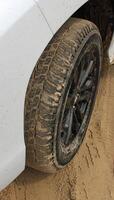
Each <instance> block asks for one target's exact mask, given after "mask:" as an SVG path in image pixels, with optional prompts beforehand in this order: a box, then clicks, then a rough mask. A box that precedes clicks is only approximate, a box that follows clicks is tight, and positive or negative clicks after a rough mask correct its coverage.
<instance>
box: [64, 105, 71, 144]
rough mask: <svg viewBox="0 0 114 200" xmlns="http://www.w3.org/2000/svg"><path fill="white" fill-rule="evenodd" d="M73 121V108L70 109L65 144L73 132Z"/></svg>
mask: <svg viewBox="0 0 114 200" xmlns="http://www.w3.org/2000/svg"><path fill="white" fill-rule="evenodd" d="M72 123H73V108H72V109H70V111H69V124H67V125H68V126H67V132H66V133H67V134H66V137H65V144H66V145H67V144H68V142H69V139H70V136H71V134H72Z"/></svg>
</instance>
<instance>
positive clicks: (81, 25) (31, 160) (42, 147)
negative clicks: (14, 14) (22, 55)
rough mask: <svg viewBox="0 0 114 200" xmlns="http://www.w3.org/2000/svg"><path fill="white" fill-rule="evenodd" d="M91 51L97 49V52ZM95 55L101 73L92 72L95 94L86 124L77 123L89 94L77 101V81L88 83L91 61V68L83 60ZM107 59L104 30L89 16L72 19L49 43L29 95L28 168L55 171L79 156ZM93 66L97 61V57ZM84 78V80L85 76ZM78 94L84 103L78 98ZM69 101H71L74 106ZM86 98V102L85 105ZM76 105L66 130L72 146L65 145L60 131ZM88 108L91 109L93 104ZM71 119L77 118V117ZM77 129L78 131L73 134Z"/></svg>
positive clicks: (27, 127)
mask: <svg viewBox="0 0 114 200" xmlns="http://www.w3.org/2000/svg"><path fill="white" fill-rule="evenodd" d="M93 49H94V50H95V52H94V50H93ZM90 52H92V55H91V53H90ZM87 53H88V54H87ZM86 54H87V55H86ZM83 55H85V57H83ZM89 55H91V56H93V57H94V58H95V61H92V63H94V66H95V67H93V66H92V67H93V68H95V69H94V71H95V72H94V73H95V74H93V71H91V74H92V75H91V77H92V78H91V79H93V80H92V81H93V82H92V83H93V84H94V87H93V86H91V87H92V89H91V92H90V89H88V91H89V92H88V94H89V95H88V96H91V97H88V99H89V98H91V99H90V100H88V102H89V103H88V102H86V100H87V99H86V100H85V101H84V102H86V104H85V110H84V112H83V116H82V117H83V119H80V124H78V123H77V124H78V126H77V125H75V123H74V121H73V120H74V118H73V117H74V112H77V113H78V111H77V107H79V105H77V104H79V103H80V102H81V98H82V96H81V93H83V92H82V91H81V93H80V94H78V96H81V97H80V99H78V100H76V99H77V90H78V89H77V85H75V87H76V88H75V87H74V85H73V84H78V81H79V79H80V81H82V78H83V76H82V74H81V73H82V71H83V73H84V74H87V73H86V71H87V69H88V64H87V67H82V60H83V62H85V61H87V60H89ZM86 56H87V58H86ZM91 56H90V60H91ZM101 60H102V41H101V36H100V33H99V30H98V29H97V27H96V26H95V25H94V24H93V23H91V22H89V21H86V20H82V19H75V18H71V19H70V20H69V21H68V22H67V23H66V24H65V25H64V26H63V27H62V28H61V29H60V30H59V31H58V32H57V34H56V35H55V36H54V37H53V39H52V40H51V42H50V43H49V44H48V46H47V48H46V49H45V50H44V52H43V54H42V55H41V57H40V59H39V61H38V62H37V64H36V66H35V68H34V71H33V73H32V76H31V78H30V81H29V84H28V89H27V93H26V100H25V142H26V149H27V166H29V167H32V168H34V169H37V170H40V171H43V172H47V173H54V172H56V171H57V170H58V169H61V168H63V167H64V166H65V165H67V163H69V162H70V160H71V159H72V158H73V157H74V155H75V154H76V152H77V151H78V149H79V147H80V145H81V143H82V141H83V139H84V137H85V133H86V129H87V127H88V123H89V121H90V116H91V113H92V110H93V105H94V102H95V97H96V91H97V86H98V80H99V75H100V68H101ZM87 62H89V61H87ZM80 63H81V64H80ZM89 65H91V61H90V63H89ZM84 66H85V65H84ZM86 68H87V69H86ZM89 68H90V66H89ZM80 69H82V70H80ZM84 70H85V71H84ZM91 70H92V69H91ZM89 73H90V72H89ZM74 74H75V76H74ZM79 74H80V75H79ZM93 75H94V76H95V77H94V76H93ZM81 76H82V78H80V77H81ZM89 76H90V75H88V77H89ZM89 79H90V77H89V78H88V80H89ZM88 80H86V85H84V87H85V86H87V81H88ZM94 80H95V81H94ZM92 83H91V85H92ZM80 84H81V83H80ZM84 84H85V83H84ZM72 85H73V86H72ZM72 87H73V88H72ZM80 87H81V86H80ZM93 88H94V90H93ZM81 90H82V89H81ZM71 93H72V94H73V96H72V98H71V97H70V95H71ZM86 93H87V91H86ZM83 95H84V94H83ZM86 95H87V94H86ZM86 95H85V96H86ZM74 97H75V101H77V102H78V103H77V102H74ZM86 98H87V97H86ZM69 99H70V101H69ZM67 101H69V102H70V103H69V107H68V105H67V104H68V102H67ZM72 102H73V103H72ZM84 102H83V101H82V103H83V104H84ZM71 105H73V109H74V107H75V109H76V110H75V111H74V110H73V115H72V116H73V117H72V119H73V120H72V122H70V125H69V127H70V128H69V129H70V130H69V129H68V128H67V131H66V132H64V130H63V133H64V134H65V135H66V133H67V132H68V133H69V140H68V138H67V140H68V141H67V142H68V144H64V143H62V142H63V139H62V137H63V135H64V134H63V133H62V132H61V131H60V127H61V126H62V128H63V127H64V123H66V121H67V119H66V118H65V117H66V116H67V115H68V116H69V113H70V112H71V111H70V109H71ZM81 106H82V104H81V103H80V109H82V107H81ZM88 106H90V107H89V108H88ZM83 107H84V105H83ZM65 109H66V110H67V111H66V110H65ZM87 109H88V110H87ZM87 111H88V112H87ZM65 112H68V113H67V114H66V113H65ZM79 112H80V110H79ZM81 112H82V110H81ZM81 112H80V113H81ZM77 113H76V114H77ZM80 113H78V114H80ZM78 114H77V116H78ZM81 114H82V113H81ZM63 118H65V119H63ZM67 118H68V117H67ZM68 119H69V120H70V121H71V115H70V117H69V118H68ZM65 120H66V121H65ZM81 120H82V121H81ZM64 121H65V122H64ZM67 125H68V124H67ZM79 126H80V127H79ZM65 127H66V124H65ZM74 127H75V128H74ZM77 127H78V129H77ZM65 130H66V129H65ZM72 130H73V131H74V132H75V133H74V132H73V133H72ZM76 131H77V132H76ZM79 131H80V132H79ZM67 136H68V135H67ZM67 136H64V137H67ZM64 137H63V138H64ZM77 138H78V139H77ZM65 140H66V139H65ZM77 141H78V142H77Z"/></svg>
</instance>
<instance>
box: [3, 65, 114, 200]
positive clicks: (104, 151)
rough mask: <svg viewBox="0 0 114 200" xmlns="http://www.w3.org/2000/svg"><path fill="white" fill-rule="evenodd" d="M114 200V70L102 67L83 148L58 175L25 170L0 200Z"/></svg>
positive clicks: (107, 66)
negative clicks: (94, 104) (95, 100)
mask: <svg viewBox="0 0 114 200" xmlns="http://www.w3.org/2000/svg"><path fill="white" fill-rule="evenodd" d="M86 199H87V200H114V66H109V65H108V64H107V63H106V62H105V64H104V65H103V71H102V77H101V82H100V88H99V94H98V97H97V102H96V106H95V109H94V113H93V117H92V120H91V123H90V126H89V128H88V132H87V135H86V138H85V141H84V143H83V145H82V146H81V149H80V151H79V153H78V154H77V156H75V158H74V160H73V161H72V162H71V164H70V165H68V167H66V168H65V169H64V170H62V171H60V172H59V173H57V174H55V175H44V174H41V173H39V172H36V171H34V170H31V169H26V170H25V171H24V172H23V173H22V174H21V175H20V176H19V177H18V178H17V179H16V180H15V181H14V182H13V183H12V184H11V185H10V186H9V187H8V188H7V189H5V190H4V191H3V192H2V193H1V194H0V200H86Z"/></svg>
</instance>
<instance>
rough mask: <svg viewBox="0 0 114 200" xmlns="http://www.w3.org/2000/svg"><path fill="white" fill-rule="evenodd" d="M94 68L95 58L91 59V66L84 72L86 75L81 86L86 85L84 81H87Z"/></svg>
mask: <svg viewBox="0 0 114 200" xmlns="http://www.w3.org/2000/svg"><path fill="white" fill-rule="evenodd" d="M92 69H93V60H91V61H90V63H89V66H88V68H87V70H86V72H85V74H84V76H83V77H82V80H81V81H80V83H79V86H80V88H81V87H82V86H83V85H84V83H85V82H86V80H87V78H88V76H89V75H90V73H91V72H92Z"/></svg>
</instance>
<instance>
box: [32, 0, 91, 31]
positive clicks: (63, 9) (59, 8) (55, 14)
mask: <svg viewBox="0 0 114 200" xmlns="http://www.w3.org/2000/svg"><path fill="white" fill-rule="evenodd" d="M34 1H36V2H37V3H38V5H39V7H40V9H41V10H42V12H43V14H44V16H45V17H46V19H47V21H48V23H49V25H50V27H51V29H52V31H53V33H56V31H57V30H58V29H59V28H60V27H61V26H62V25H63V24H64V23H65V21H66V20H67V19H68V18H69V17H70V16H71V15H72V14H73V13H74V12H75V11H76V10H78V9H79V8H80V7H81V6H82V5H83V4H85V3H86V2H87V1H88V0H48V1H46V0H34Z"/></svg>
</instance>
